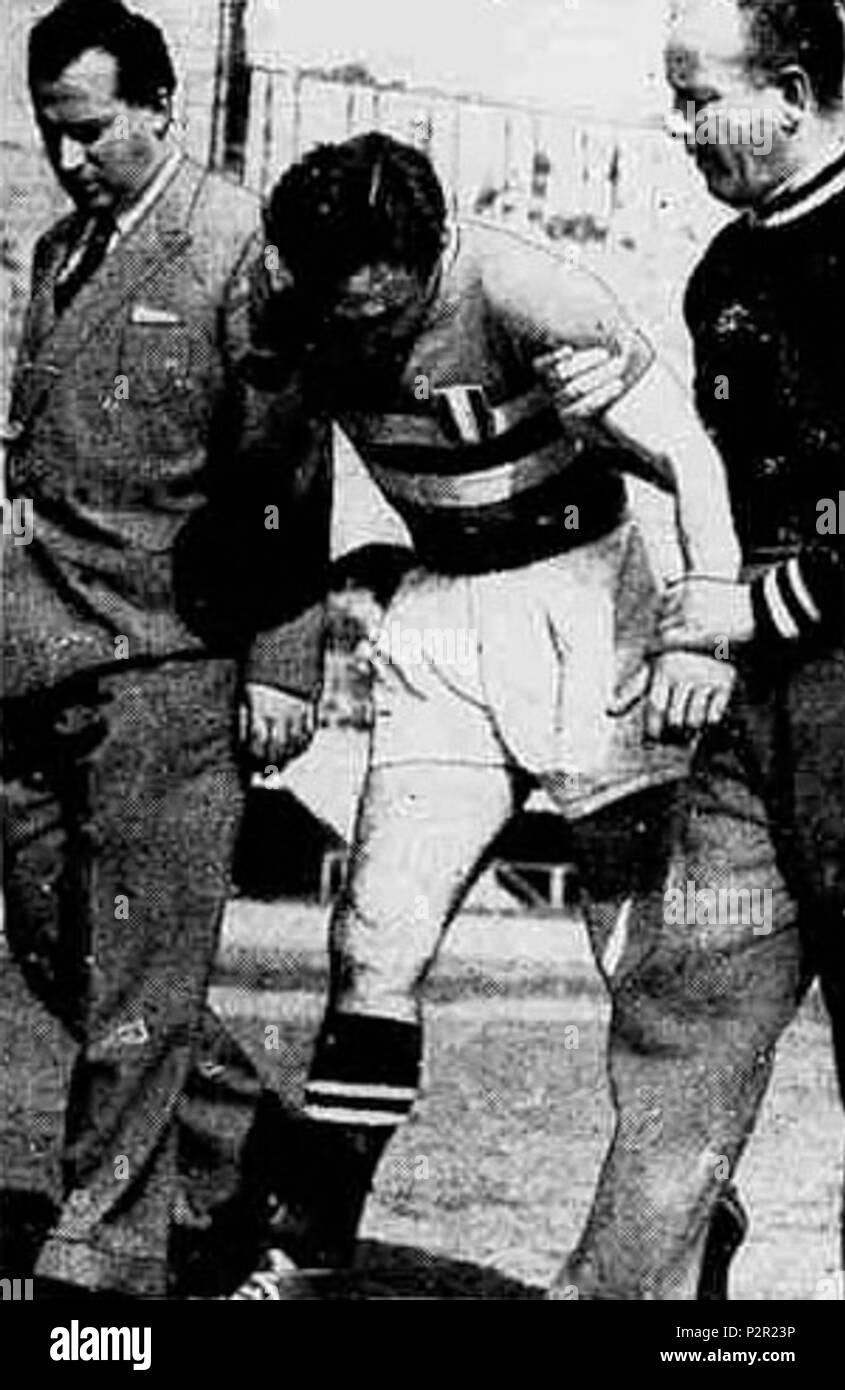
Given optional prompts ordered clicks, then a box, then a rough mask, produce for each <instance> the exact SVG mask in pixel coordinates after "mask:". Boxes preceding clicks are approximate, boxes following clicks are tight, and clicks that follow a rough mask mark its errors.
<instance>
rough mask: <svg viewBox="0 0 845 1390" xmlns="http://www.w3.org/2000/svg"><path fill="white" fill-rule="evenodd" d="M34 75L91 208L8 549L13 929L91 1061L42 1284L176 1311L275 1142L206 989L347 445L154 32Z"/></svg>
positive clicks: (57, 160)
mask: <svg viewBox="0 0 845 1390" xmlns="http://www.w3.org/2000/svg"><path fill="white" fill-rule="evenodd" d="M30 80H31V86H32V90H33V97H34V104H35V110H36V115H37V117H38V120H39V124H40V125H41V129H42V133H43V135H44V138H45V143H46V147H47V152H48V155H49V156H50V159H51V162H52V164H53V167H54V170H55V171H56V173H57V176H58V177H59V179H60V180H61V182H62V183H63V184H64V186H65V187H66V189H67V190H68V191H69V192H70V193H71V194H72V196H73V198H74V201H75V203H76V211H75V212H74V213H73V214H72V215H70V216H69V217H66V218H64V219H63V220H62V221H61V222H59V223H58V224H57V225H56V226H55V227H53V228H52V229H51V230H50V231H49V232H48V233H47V234H46V236H44V237H43V238H42V240H41V241H40V242H39V244H38V247H37V250H36V253H35V263H34V274H33V288H32V298H31V303H30V306H29V311H28V316H27V320H26V324H25V328H24V338H23V342H22V346H21V351H20V355H19V361H18V365H17V369H16V374H15V379H14V382H13V392H12V404H11V412H10V425H9V428H8V429H7V431H6V436H7V443H8V445H9V452H8V478H7V491H8V495H9V497H10V498H12V499H23V500H25V502H26V504H27V506H28V507H30V508H31V509H32V517H33V530H32V538H31V543H29V544H24V545H18V544H16V543H9V544H4V554H3V609H4V612H3V690H2V696H3V698H2V716H3V758H2V776H3V822H4V827H3V828H4V880H5V881H4V892H5V897H6V931H7V934H8V938H9V942H10V944H11V947H12V949H13V951H14V953H15V956H16V958H17V960H18V961H19V963H20V966H21V968H22V970H23V973H24V976H25V978H26V980H27V981H28V983H29V985H30V986H31V988H32V989H33V990H34V991H35V992H36V994H37V995H38V996H39V997H40V998H41V999H42V1000H43V1001H44V1002H45V1004H46V1005H47V1007H48V1008H49V1009H50V1010H51V1011H52V1013H53V1014H54V1015H55V1016H56V1017H57V1018H59V1019H60V1020H61V1021H62V1023H63V1024H64V1025H65V1027H66V1028H67V1029H68V1031H69V1032H70V1034H71V1036H72V1037H73V1039H74V1040H75V1042H76V1043H77V1044H78V1045H79V1053H78V1057H77V1060H76V1065H75V1069H74V1072H73V1076H72V1081H71V1087H70V1095H69V1103H68V1110H67V1120H66V1137H65V1147H64V1154H63V1172H64V1186H65V1191H64V1202H63V1206H62V1208H61V1210H60V1213H59V1216H58V1220H57V1222H56V1224H55V1226H54V1228H53V1230H52V1231H51V1233H50V1234H49V1236H48V1238H47V1241H46V1243H45V1245H44V1246H43V1248H42V1250H41V1253H40V1257H39V1260H38V1263H37V1266H36V1274H37V1275H38V1276H40V1277H41V1278H42V1279H43V1280H45V1281H50V1286H51V1287H53V1288H55V1287H56V1286H57V1285H60V1286H63V1287H64V1286H73V1287H76V1288H80V1287H81V1288H86V1289H91V1290H97V1289H116V1290H121V1291H123V1292H127V1293H130V1294H140V1295H152V1296H161V1295H162V1294H164V1293H165V1292H166V1291H167V1290H168V1288H169V1287H170V1284H169V1278H170V1270H169V1268H168V1250H169V1243H170V1241H171V1239H172V1236H173V1231H174V1218H175V1217H176V1216H177V1214H178V1213H179V1212H180V1211H181V1212H182V1213H183V1214H185V1213H186V1212H188V1213H190V1214H191V1220H192V1221H193V1223H194V1225H195V1226H196V1227H201V1226H202V1225H203V1223H204V1222H205V1221H207V1218H208V1216H209V1214H210V1213H212V1212H213V1211H215V1210H216V1209H217V1208H218V1207H219V1206H220V1205H221V1204H222V1203H223V1202H224V1199H228V1198H229V1197H231V1196H234V1195H235V1194H237V1193H238V1192H239V1188H240V1184H241V1183H242V1181H245V1178H246V1173H245V1166H248V1164H249V1161H250V1160H249V1150H250V1147H251V1148H252V1150H264V1151H265V1152H264V1155H263V1156H264V1157H265V1158H266V1159H267V1161H268V1162H269V1161H270V1159H271V1155H270V1154H269V1152H267V1150H268V1148H269V1147H270V1146H271V1145H272V1143H273V1142H275V1138H274V1136H277V1135H278V1132H279V1131H280V1130H281V1123H280V1122H279V1123H278V1125H277V1123H276V1121H275V1120H274V1121H273V1123H272V1124H271V1125H270V1126H269V1127H266V1128H264V1129H263V1130H262V1131H261V1133H259V1131H258V1130H257V1129H256V1125H255V1120H256V1115H257V1114H259V1113H260V1114H263V1113H265V1106H264V1105H262V1106H261V1107H259V1105H258V1102H259V1100H260V1099H261V1096H262V1088H261V1086H260V1083H259V1081H258V1078H257V1076H256V1074H255V1072H254V1070H253V1068H252V1066H251V1064H250V1063H249V1061H248V1060H247V1058H246V1057H245V1056H244V1055H243V1054H242V1053H241V1051H240V1049H239V1048H238V1047H237V1046H236V1044H235V1043H234V1041H233V1040H232V1039H231V1038H229V1037H228V1035H227V1034H226V1032H225V1031H224V1029H223V1027H222V1025H221V1024H220V1022H219V1021H218V1020H217V1019H216V1018H215V1016H214V1015H213V1014H212V1013H211V1012H210V1011H209V1010H208V1008H207V1007H206V1003H205V1000H206V993H207V987H208V981H209V974H210V971H211V967H212V964H213V960H214V955H215V950H216V947H217V943H218V937H219V929H220V922H221V917H222V910H223V905H224V901H225V895H226V892H227V887H228V876H229V867H230V862H231V857H232V852H233V847H234V839H235V835H236V832H237V829H238V826H239V822H240V816H241V809H242V805H243V781H244V778H243V771H242V766H241V761H242V760H241V759H240V757H239V756H238V751H237V728H236V722H237V721H236V700H237V697H238V695H239V693H241V692H243V693H244V694H245V696H246V700H247V704H248V708H249V709H250V710H251V716H252V738H253V743H254V745H256V751H257V752H260V753H261V754H262V756H263V760H264V761H278V760H280V759H281V758H283V757H286V756H290V754H291V752H294V751H296V750H297V749H298V748H299V747H301V746H302V745H303V743H304V742H305V741H307V736H308V729H309V722H310V719H311V709H312V701H313V697H314V695H315V693H316V691H317V689H318V686H319V680H320V664H321V651H320V648H321V602H316V601H312V595H313V594H318V593H321V592H322V591H323V589H324V586H325V575H324V570H325V565H326V563H327V547H328V511H329V500H330V495H329V493H330V490H329V487H328V481H327V467H326V463H327V451H326V441H325V436H324V433H323V432H321V431H320V430H318V429H315V428H314V427H312V425H311V424H310V423H309V422H308V421H307V420H306V419H305V417H304V414H303V411H302V408H301V404H300V400H301V397H300V393H299V391H298V389H297V386H296V382H295V381H294V380H293V379H290V380H289V381H288V382H287V383H284V382H283V383H280V384H279V387H278V389H277V390H276V391H274V392H273V393H270V392H266V393H263V392H260V391H257V390H256V389H254V387H252V386H248V385H247V384H246V382H245V373H244V372H243V371H242V370H241V369H242V367H243V366H244V364H245V361H246V358H247V355H248V351H249V349H248V337H249V335H248V323H247V318H248V289H249V281H250V268H251V266H252V264H253V262H254V260H255V257H256V255H257V252H258V248H259V247H260V245H261V244H262V243H261V242H260V240H257V238H256V232H257V228H258V226H259V216H258V209H257V206H256V204H255V202H254V200H253V199H252V198H251V197H250V196H249V195H247V194H246V193H245V192H243V191H242V190H240V189H237V188H235V187H232V186H230V185H228V184H226V183H225V182H223V181H222V180H219V179H215V178H213V177H209V176H208V175H207V174H205V173H204V171H202V170H201V169H198V168H196V167H194V166H193V165H192V164H191V163H190V162H189V161H187V160H185V159H184V158H183V157H182V156H181V155H180V153H179V151H178V150H177V149H175V148H174V147H173V146H172V145H171V143H170V139H169V135H168V127H169V96H170V93H171V91H172V86H173V73H172V68H171V66H170V62H169V58H168V56H167V50H166V48H165V47H164V43H163V40H162V38H161V35H160V34H159V32H158V30H157V29H156V28H155V26H153V25H150V24H149V23H148V22H147V21H146V20H142V19H139V18H138V17H137V16H134V15H131V14H130V13H129V12H127V11H125V10H124V9H123V7H122V6H120V5H115V4H114V3H108V4H105V3H92V0H86V2H85V3H84V4H79V3H75V0H71V3H66V4H63V5H61V6H59V7H58V8H57V9H56V11H54V12H53V13H52V14H51V15H49V16H48V17H47V19H46V20H44V21H42V22H41V23H40V24H39V25H37V26H36V28H35V30H34V31H33V35H32V40H31V48H30ZM119 127H120V128H119ZM101 231H102V236H101V235H100V233H101ZM244 683H245V684H244ZM271 725H274V727H271ZM266 1113H267V1114H268V1115H270V1114H271V1113H272V1107H267V1108H266ZM250 1136H251V1141H250ZM248 1141H250V1142H249V1143H248ZM256 1157H257V1158H258V1157H261V1155H260V1154H256ZM277 1157H278V1156H277Z"/></svg>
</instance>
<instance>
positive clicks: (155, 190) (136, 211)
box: [114, 149, 182, 236]
mask: <svg viewBox="0 0 845 1390" xmlns="http://www.w3.org/2000/svg"><path fill="white" fill-rule="evenodd" d="M181 163H182V152H181V150H177V149H173V150H171V151H170V152H169V154H168V155H167V156H166V157H165V159H164V161H163V163H162V164H160V165H159V167H158V169H157V170H156V172H155V173H154V174H153V177H152V178H151V179H150V181H149V183H148V184H147V185H146V186H145V187H144V188H143V189H142V190H141V193H140V194H139V196H138V197H137V198H136V199H135V201H134V202H132V203H130V204H129V206H128V207H126V208H123V209H122V210H121V211H120V212H118V213H115V218H114V222H115V227H116V228H117V231H116V233H115V235H116V236H127V235H128V233H129V232H131V231H132V230H133V229H134V228H135V227H136V226H137V225H138V223H139V222H140V221H141V220H142V219H143V218H144V217H146V215H147V213H148V212H149V210H150V208H151V207H152V205H153V203H155V202H157V201H158V199H159V198H160V197H161V195H162V193H163V192H164V190H165V189H166V188H167V186H168V184H169V183H170V181H171V179H172V178H173V176H174V174H175V173H176V170H177V169H178V168H179V165H180V164H181Z"/></svg>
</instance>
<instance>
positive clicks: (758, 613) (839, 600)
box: [751, 549, 845, 642]
mask: <svg viewBox="0 0 845 1390" xmlns="http://www.w3.org/2000/svg"><path fill="white" fill-rule="evenodd" d="M751 592H752V602H753V605H754V618H755V627H756V631H757V637H758V640H762V641H764V642H767V641H775V642H800V641H802V640H804V639H807V638H811V637H813V636H823V637H828V636H830V635H831V634H832V635H834V636H835V635H836V634H837V632H839V633H841V632H842V629H843V623H845V567H843V564H842V558H841V557H840V556H839V555H838V554H837V553H836V552H835V551H833V550H822V549H818V550H811V551H805V552H803V553H802V554H801V555H793V556H791V557H790V559H788V560H784V561H782V562H780V563H779V564H777V565H773V566H772V567H771V569H767V570H765V571H764V572H763V574H761V575H758V577H757V578H756V579H755V580H754V582H753V584H752V590H751Z"/></svg>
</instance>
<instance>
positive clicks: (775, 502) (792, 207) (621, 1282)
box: [561, 0, 845, 1298]
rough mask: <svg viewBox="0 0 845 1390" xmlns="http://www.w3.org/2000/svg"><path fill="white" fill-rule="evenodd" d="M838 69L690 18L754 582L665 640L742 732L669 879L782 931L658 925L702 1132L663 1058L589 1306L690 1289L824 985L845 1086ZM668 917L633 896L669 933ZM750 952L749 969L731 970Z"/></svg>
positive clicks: (844, 194)
mask: <svg viewBox="0 0 845 1390" xmlns="http://www.w3.org/2000/svg"><path fill="white" fill-rule="evenodd" d="M843 69H845V23H844V22H843V10H842V7H841V5H840V4H839V3H838V0H817V2H816V3H812V4H810V3H806V0H803V3H802V2H801V0H680V3H678V4H676V5H675V7H674V14H673V23H672V27H671V31H670V39H669V45H668V48H667V73H668V78H669V82H670V84H671V87H672V91H673V94H674V98H675V106H676V110H677V111H678V112H679V113H680V114H681V116H682V117H683V118H684V120H685V121H686V122H687V123H688V131H687V136H688V147H689V150H690V153H691V154H692V155H693V156H694V158H695V160H696V163H697V164H698V166H699V168H700V170H701V172H702V174H703V175H704V177H705V179H706V181H707V185H708V188H709V189H710V192H711V193H712V194H713V196H714V197H716V198H718V199H719V200H720V201H721V202H723V203H725V204H727V205H728V206H730V207H731V208H733V209H735V210H736V211H737V212H739V213H740V216H739V217H738V218H736V219H735V220H734V221H732V222H731V223H730V224H729V225H728V226H727V227H726V228H725V229H724V230H723V231H722V232H720V233H719V235H718V236H717V237H716V239H715V240H714V242H713V243H712V245H711V246H710V247H709V248H708V250H707V252H706V254H705V255H704V257H703V259H702V261H701V263H700V264H699V266H698V267H697V269H696V270H695V272H694V274H693V276H692V279H691V281H690V284H689V286H688V289H687V295H686V305H685V309H686V318H687V323H688V326H689V330H690V333H691V335H692V339H693V345H694V349H695V394H696V403H697V406H698V411H699V414H700V416H701V418H702V420H703V422H704V424H705V425H706V426H707V429H708V431H709V432H710V434H711V436H712V437H713V439H714V441H715V443H716V444H717V445H718V448H719V450H720V453H721V454H722V457H723V458H724V460H725V464H726V467H727V471H728V484H729V488H730V494H731V502H732V506H733V513H734V517H735V520H736V525H737V529H738V531H739V536H740V541H741V543H742V546H743V558H744V562H745V567H744V571H743V573H742V576H741V578H740V581H739V582H738V583H736V584H724V583H719V584H714V583H712V582H709V581H707V580H705V579H702V578H697V577H694V576H693V577H689V578H687V579H685V580H684V581H682V582H681V583H680V584H679V585H677V586H675V587H674V588H673V590H672V591H671V592H670V594H669V595H668V599H667V603H666V608H665V612H664V614H663V617H662V632H663V641H664V643H665V646H666V648H667V649H680V650H699V651H706V652H713V651H715V650H717V649H718V650H720V651H721V652H722V653H723V654H730V655H731V656H732V658H733V659H734V660H735V661H736V665H737V668H738V672H739V682H738V685H737V689H736V692H735V695H734V698H733V701H732V704H731V707H730V709H729V712H728V715H727V718H726V720H725V721H724V723H723V724H722V726H721V727H720V728H719V729H714V730H710V731H708V732H707V733H706V735H705V737H704V739H703V740H702V743H701V745H700V747H699V749H698V750H697V754H696V758H695V761H694V763H693V769H692V777H691V779H690V782H689V786H688V792H687V794H686V796H685V798H684V803H683V807H682V809H683V815H682V816H681V817H680V818H679V821H678V834H677V837H676V841H675V847H674V854H673V863H672V867H671V871H670V875H669V877H668V879H667V883H666V889H667V893H669V892H671V891H672V890H673V889H676V888H677V887H678V886H679V885H683V886H685V885H687V884H690V885H692V888H693V892H694V893H697V892H699V890H704V891H710V890H712V889H713V888H719V889H723V890H728V891H740V892H745V893H755V894H757V895H758V897H763V896H764V895H768V898H769V902H770V905H771V906H770V916H771V933H770V936H769V937H768V938H767V940H766V942H765V945H764V944H763V943H762V942H761V943H760V944H759V947H758V949H757V950H756V952H754V953H748V952H747V953H745V956H744V958H743V956H742V954H741V953H740V952H739V951H738V949H737V946H738V941H737V937H736V932H735V928H733V927H728V928H726V929H725V930H723V931H721V932H714V931H713V930H712V929H711V930H708V931H706V932H705V933H699V932H696V933H694V934H690V933H688V935H687V939H686V942H685V941H684V940H683V938H680V937H679V938H678V939H677V940H675V941H674V942H672V940H671V934H670V933H668V932H665V931H664V935H665V937H666V949H665V950H664V953H663V955H664V959H665V964H666V967H668V966H670V965H671V964H672V961H673V960H674V961H675V968H676V970H677V971H678V973H679V974H681V972H682V973H683V978H684V980H685V1004H684V1007H683V1008H682V1010H680V1011H679V1017H678V1027H677V1029H676V1030H675V1031H674V1032H673V1033H671V1034H669V1035H664V1042H665V1044H666V1046H667V1048H668V1047H671V1048H672V1049H673V1055H674V1058H675V1065H676V1066H679V1067H682V1068H683V1069H684V1070H685V1072H686V1073H687V1074H688V1075H689V1077H690V1078H694V1079H695V1080H694V1084H691V1085H690V1087H689V1088H688V1095H694V1093H695V1090H698V1091H700V1092H703V1093H705V1094H706V1095H708V1096H709V1097H710V1114H709V1119H708V1123H707V1125H705V1126H702V1125H694V1124H692V1123H690V1120H691V1116H690V1114H689V1113H688V1111H685V1110H684V1109H681V1110H677V1109H676V1108H675V1107H673V1108H672V1110H671V1111H670V1110H669V1107H668V1106H667V1104H666V1101H667V1094H668V1093H667V1089H666V1079H665V1078H664V1077H661V1075H660V1072H659V1068H655V1070H654V1075H653V1076H652V1077H651V1083H652V1086H653V1090H654V1095H655V1104H656V1105H658V1106H660V1107H661V1108H662V1109H663V1111H664V1114H665V1115H666V1116H667V1122H666V1123H665V1124H664V1126H663V1129H662V1132H661V1134H660V1135H659V1137H658V1139H656V1141H655V1143H654V1144H653V1145H652V1146H651V1148H650V1149H644V1150H643V1154H642V1162H641V1171H640V1181H639V1184H638V1187H637V1188H630V1187H627V1188H626V1187H624V1186H623V1184H622V1181H621V1177H620V1169H619V1164H618V1162H614V1156H613V1155H611V1156H610V1158H609V1159H608V1163H607V1165H606V1168H605V1173H604V1175H603V1179H602V1183H601V1184H600V1187H599V1191H598V1194H597V1197H596V1203H595V1206H594V1210H593V1214H592V1217H591V1221H590V1225H589V1227H588V1231H587V1235H586V1237H585V1239H584V1241H583V1242H582V1245H581V1247H580V1249H579V1250H578V1251H577V1252H576V1255H575V1257H574V1258H573V1259H572V1260H571V1261H570V1263H569V1266H568V1267H567V1269H566V1270H565V1271H564V1272H563V1274H562V1275H561V1284H562V1285H564V1286H566V1285H569V1284H571V1283H573V1282H579V1283H581V1284H585V1283H586V1284H588V1285H589V1287H591V1288H592V1289H593V1290H594V1291H595V1292H594V1295H593V1296H595V1297H637V1296H641V1295H640V1294H638V1293H637V1290H638V1289H644V1288H646V1287H647V1286H648V1284H649V1283H650V1284H651V1285H657V1284H658V1283H659V1282H660V1279H661V1270H663V1269H670V1268H672V1267H675V1268H678V1269H680V1270H682V1271H683V1270H686V1271H688V1273H687V1288H690V1287H691V1286H693V1285H694V1280H695V1277H696V1274H697V1270H698V1268H699V1265H700V1262H701V1252H702V1249H703V1246H704V1240H705V1233H706V1231H707V1222H708V1218H709V1214H710V1212H711V1210H712V1208H713V1203H714V1202H716V1201H718V1200H719V1197H720V1195H721V1194H722V1192H723V1184H724V1182H725V1181H727V1180H729V1178H730V1176H731V1173H732V1171H733V1169H734V1167H735V1165H736V1163H737V1162H738V1160H739V1158H740V1156H741V1153H742V1150H743V1147H744V1145H745V1143H746V1141H747V1139H748V1135H749V1133H750V1130H751V1128H752V1125H753V1123H754V1120H755V1117H756V1114H757V1110H758V1108H759V1105H760V1102H761V1100H762V1097H763V1095H764V1093H765V1089H766V1084H767V1082H768V1078H769V1076H770V1073H771V1067H772V1059H773V1050H774V1046H775V1043H776V1042H777V1039H778V1037H779V1035H780V1033H781V1031H782V1029H783V1028H784V1027H785V1026H786V1024H787V1023H788V1022H789V1021H790V1020H791V1019H792V1017H793V1016H794V1013H795V1009H796V1007H797V1004H798V1002H799V1001H800V998H801V996H802V993H803V990H804V988H805V986H806V984H807V981H808V979H809V978H810V976H811V974H812V971H813V970H814V969H815V970H818V971H819V973H820V977H821V982H822V987H823V991H824V994H825V998H826V1000H827V1003H828V1006H829V1009H830V1015H831V1020H832V1024H833V1037H834V1047H835V1051H836V1057H837V1063H838V1068H839V1076H840V1085H841V1086H842V1085H844V1084H845V932H843V929H842V928H843V916H845V542H843V532H842V527H841V525H840V526H838V527H837V525H836V524H834V523H833V522H832V517H833V516H834V515H835V510H836V509H835V508H834V506H833V503H834V499H840V501H841V499H842V497H843V488H845V396H843V391H842V372H841V346H840V342H841V332H842V323H843V318H844V317H845V117H844V116H843ZM753 131H756V132H757V138H756V139H752V132H753ZM761 134H762V135H764V136H765V138H764V139H760V138H759V137H760V135H761ZM586 365H587V364H586V362H585V366H586ZM613 374H614V369H613V365H612V364H610V365H609V366H608V365H606V366H605V367H603V369H602V371H601V372H600V373H599V376H598V383H597V378H596V375H595V373H593V375H592V378H591V381H590V385H591V388H592V389H595V388H596V385H597V384H599V385H600V386H601V389H603V390H604V391H605V392H607V391H609V389H610V378H611V377H612V375H613ZM616 375H617V376H618V373H616ZM619 385H620V389H624V382H623V381H622V380H621V378H620V380H619ZM576 394H577V393H576ZM657 910H658V904H657V903H648V902H645V901H644V902H642V903H640V904H639V905H638V912H639V913H640V915H641V916H642V917H643V918H644V920H645V921H646V923H648V922H651V923H652V926H651V927H650V928H648V927H646V930H650V931H651V932H652V933H653V932H654V929H655V928H654V921H655V913H656V911H657ZM799 927H800V929H801V930H800V934H799ZM801 938H803V942H802V939H801ZM802 947H803V949H802ZM731 959H733V960H735V962H736V964H737V967H739V966H740V965H741V966H742V969H739V968H734V969H732V970H726V965H725V962H726V960H731ZM682 1002H683V1000H682ZM702 1016H704V1018H705V1019H706V1023H707V1026H706V1027H702ZM656 1025H657V1020H649V1021H648V1026H645V1025H644V1027H643V1031H642V1041H643V1043H644V1044H646V1045H647V1044H648V1043H649V1041H650V1040H651V1039H652V1038H655V1039H656V1038H657V1036H658V1031H657V1027H656ZM752 1045H753V1048H754V1050H753V1051H752V1050H751V1048H752ZM670 1115H671V1119H669V1118H668V1117H669V1116H670ZM732 1201H735V1198H732ZM620 1251H627V1252H628V1256H627V1266H626V1265H625V1264H624V1263H623V1262H622V1261H621V1260H620ZM620 1274H621V1277H620ZM823 1287H824V1285H823V1283H822V1281H818V1284H817V1286H815V1287H814V1285H813V1284H812V1283H811V1284H808V1287H807V1289H806V1294H805V1296H806V1297H808V1298H812V1297H813V1296H814V1295H815V1296H821V1292H820V1291H821V1289H822V1288H823Z"/></svg>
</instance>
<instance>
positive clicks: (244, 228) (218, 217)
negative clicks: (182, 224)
mask: <svg viewBox="0 0 845 1390" xmlns="http://www.w3.org/2000/svg"><path fill="white" fill-rule="evenodd" d="M193 172H194V174H195V176H196V188H195V194H194V198H193V200H192V204H191V211H190V216H189V221H188V230H189V231H190V236H191V253H192V258H193V261H194V265H195V268H196V269H197V270H198V271H199V272H200V274H202V275H203V278H207V279H209V280H212V281H216V280H218V279H219V278H220V277H221V275H222V276H224V277H225V276H227V275H229V274H231V272H232V270H233V269H234V268H235V267H236V266H237V265H238V264H239V263H240V262H241V261H242V260H244V259H245V258H249V257H252V256H255V255H258V254H259V252H260V250H261V248H262V247H263V245H264V236H263V230H262V221H261V200H260V198H259V197H258V196H257V195H256V194H255V193H253V192H252V191H251V190H250V189H247V188H244V187H243V186H242V185H241V184H238V183H235V182H234V181H233V180H232V179H229V178H227V177H225V176H224V175H222V174H216V173H210V172H208V171H207V170H202V169H199V168H196V167H195V168H194V170H193Z"/></svg>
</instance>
